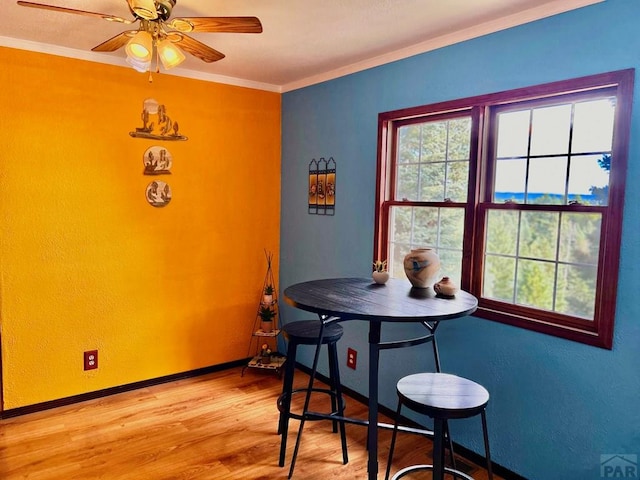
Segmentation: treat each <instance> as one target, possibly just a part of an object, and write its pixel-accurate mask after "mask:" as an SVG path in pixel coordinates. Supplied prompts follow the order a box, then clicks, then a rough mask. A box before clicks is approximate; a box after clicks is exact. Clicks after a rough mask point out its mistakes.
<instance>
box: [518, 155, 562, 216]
mask: <svg viewBox="0 0 640 480" xmlns="http://www.w3.org/2000/svg"><path fill="white" fill-rule="evenodd" d="M566 180H567V158H566V157H553V158H548V157H545V158H532V159H531V161H530V163H529V179H528V185H529V187H528V189H527V202H526V203H537V204H545V205H551V204H555V205H562V204H564V203H565V201H564V200H565V197H564V191H565V188H566Z"/></svg>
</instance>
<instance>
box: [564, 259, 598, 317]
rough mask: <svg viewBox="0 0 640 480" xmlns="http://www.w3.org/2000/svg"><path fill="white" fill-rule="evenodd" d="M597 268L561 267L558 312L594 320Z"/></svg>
mask: <svg viewBox="0 0 640 480" xmlns="http://www.w3.org/2000/svg"><path fill="white" fill-rule="evenodd" d="M596 274H597V269H596V267H588V266H578V265H560V266H559V267H558V288H557V299H556V310H557V311H558V312H560V313H565V314H567V315H574V316H576V317H581V318H585V319H587V320H593V316H594V313H595V301H596V278H597V277H596Z"/></svg>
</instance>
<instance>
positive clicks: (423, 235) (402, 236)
mask: <svg viewBox="0 0 640 480" xmlns="http://www.w3.org/2000/svg"><path fill="white" fill-rule="evenodd" d="M390 215H391V222H390V226H391V231H390V232H389V254H390V255H389V257H390V261H389V262H388V263H389V272H390V274H391V275H392V276H394V277H402V276H403V275H404V269H403V259H404V256H405V255H406V254H407V253H409V252H410V251H411V249H413V248H421V247H431V248H434V249H436V252H437V253H438V255H439V256H440V261H441V263H442V270H443V271H446V272H447V273H446V274H447V275H449V276H451V277H452V278H455V277H456V276H457V278H458V279H459V278H460V272H461V269H462V241H463V237H464V208H461V207H451V208H439V207H402V206H394V207H391V211H390Z"/></svg>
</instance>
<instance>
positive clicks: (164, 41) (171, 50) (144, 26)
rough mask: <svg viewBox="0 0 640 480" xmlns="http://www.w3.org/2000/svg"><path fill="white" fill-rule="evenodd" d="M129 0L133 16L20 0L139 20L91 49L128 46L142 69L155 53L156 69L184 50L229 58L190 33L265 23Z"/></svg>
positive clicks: (130, 58) (172, 1)
mask: <svg viewBox="0 0 640 480" xmlns="http://www.w3.org/2000/svg"><path fill="white" fill-rule="evenodd" d="M126 2H127V4H128V6H129V10H130V11H131V13H132V14H133V18H132V19H126V18H121V17H117V16H115V15H108V14H105V13H96V12H88V11H85V10H76V9H73V8H65V7H57V6H54V5H47V4H42V3H34V2H23V1H18V5H21V6H23V7H31V8H39V9H43V10H52V11H54V12H63V13H73V14H76V15H85V16H90V17H96V18H102V19H104V20H107V21H110V22H116V23H122V24H125V25H133V24H135V23H138V22H139V25H138V29H137V30H126V31H124V32H122V33H119V34H118V35H116V36H114V37H112V38H110V39H108V40H106V41H105V42H103V43H101V44H100V45H97V46H95V47H93V48H92V49H91V50H92V51H94V52H114V51H116V50H118V49H119V48H122V47H125V51H126V53H127V62H128V63H129V64H130V65H131V66H132V67H133V68H135V69H136V70H138V71H140V72H146V71H148V70H150V67H151V62H152V60H153V57H154V53H155V55H156V68H159V66H158V63H157V62H158V58H159V59H160V61H161V62H162V64H163V66H164V67H165V68H166V69H169V68H173V67H175V66H176V65H179V64H180V63H182V62H183V61H184V59H185V55H184V54H183V53H182V50H184V51H185V52H187V53H189V54H191V55H193V56H195V57H197V58H199V59H200V60H202V61H204V62H207V63H211V62H215V61H218V60H221V59H223V58H224V57H225V55H224V54H223V53H221V52H219V51H217V50H215V49H213V48H211V47H209V46H208V45H205V44H204V43H202V42H200V41H198V40H196V39H195V38H193V37H190V36H188V35H187V33H191V32H194V33H201V32H202V33H223V32H229V33H261V32H262V24H261V23H260V20H259V19H258V18H256V17H180V18H172V19H170V17H171V12H172V10H173V7H175V5H176V2H177V0H126ZM178 47H179V48H178Z"/></svg>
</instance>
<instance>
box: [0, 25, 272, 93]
mask: <svg viewBox="0 0 640 480" xmlns="http://www.w3.org/2000/svg"><path fill="white" fill-rule="evenodd" d="M0 47H9V48H15V49H18V50H29V51H32V52H38V53H45V54H48V55H56V56H59V57H67V58H74V59H78V60H86V61H88V62H96V63H102V64H106V65H115V66H117V67H124V68H128V69H131V66H129V65H128V64H127V63H126V62H125V60H124V57H122V58H118V57H114V56H110V55H105V54H103V53H102V54H101V53H95V52H92V51H85V50H77V49H75V48H68V47H60V46H57V45H50V44H46V43H39V42H32V41H30V40H21V39H17V38H11V37H3V36H0ZM160 73H161V74H162V75H174V76H176V77H184V78H192V79H195V80H203V81H205V82H213V83H223V84H226V85H233V86H236V87H246V88H253V89H256V90H265V91H269V92H278V93H280V92H281V89H280V86H279V85H272V84H269V83H262V82H254V81H251V80H245V79H242V78H235V77H227V76H225V75H214V74H211V73H205V72H199V71H195V70H189V69H185V68H180V67H177V68H173V69H171V70H161V72H160Z"/></svg>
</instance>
